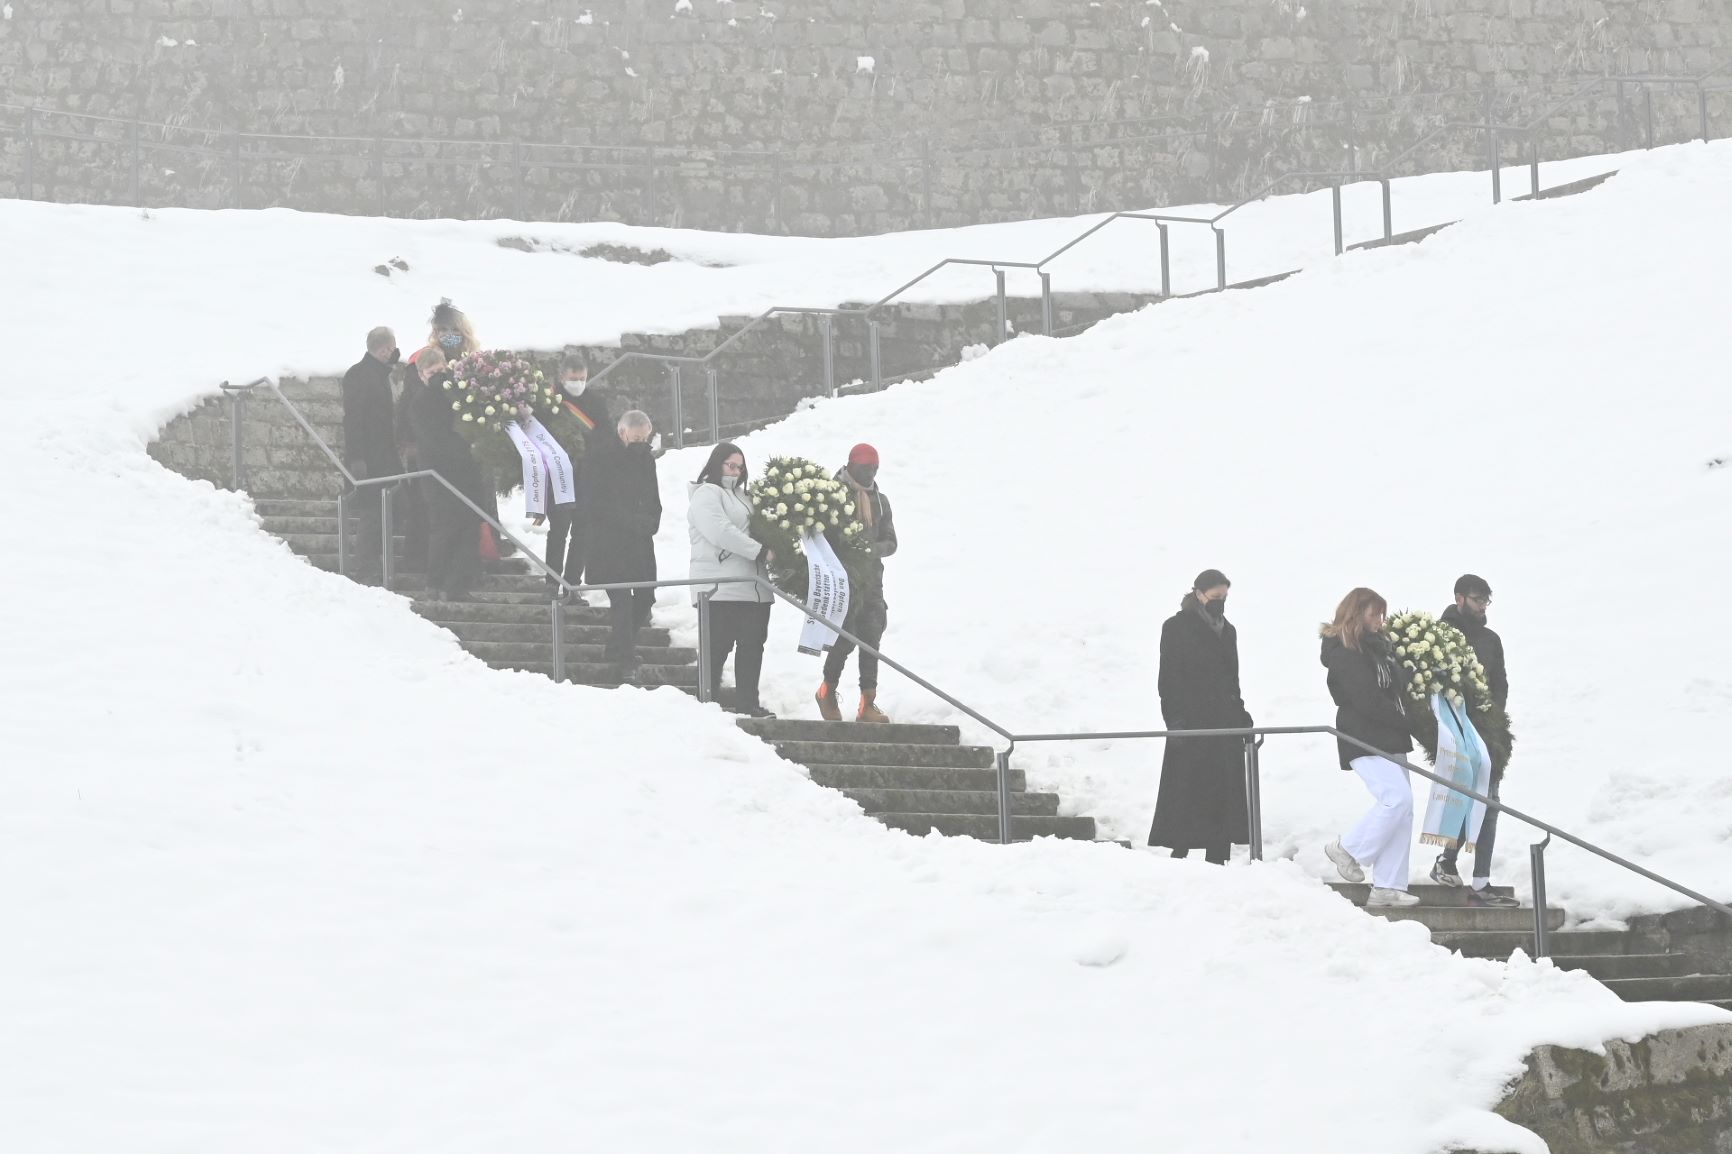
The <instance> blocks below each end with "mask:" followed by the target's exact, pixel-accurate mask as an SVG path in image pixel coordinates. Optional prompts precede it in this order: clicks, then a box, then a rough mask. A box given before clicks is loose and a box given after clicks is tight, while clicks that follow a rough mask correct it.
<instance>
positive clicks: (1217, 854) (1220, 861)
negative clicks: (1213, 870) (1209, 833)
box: [1173, 842, 1233, 865]
mask: <svg viewBox="0 0 1732 1154" xmlns="http://www.w3.org/2000/svg"><path fill="white" fill-rule="evenodd" d="M1232 850H1233V847H1232V846H1230V845H1228V844H1227V843H1226V842H1222V843H1221V844H1220V845H1209V846H1204V847H1203V860H1204V861H1206V862H1208V863H1209V864H1210V865H1226V864H1227V858H1228V857H1230V856H1231V855H1232ZM1173 856H1174V857H1190V856H1191V851H1190V850H1189V849H1187V848H1179V849H1175V850H1174V851H1173Z"/></svg>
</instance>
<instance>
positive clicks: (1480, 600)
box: [1431, 573, 1521, 907]
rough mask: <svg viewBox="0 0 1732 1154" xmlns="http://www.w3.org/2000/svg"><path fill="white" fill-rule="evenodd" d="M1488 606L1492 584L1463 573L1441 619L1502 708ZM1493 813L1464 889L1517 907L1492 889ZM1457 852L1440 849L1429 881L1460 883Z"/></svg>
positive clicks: (1502, 679) (1505, 685)
mask: <svg viewBox="0 0 1732 1154" xmlns="http://www.w3.org/2000/svg"><path fill="white" fill-rule="evenodd" d="M1490 608H1491V586H1490V585H1489V584H1487V583H1486V580H1485V578H1484V577H1476V576H1475V575H1474V574H1472V573H1467V574H1464V575H1463V576H1462V577H1461V579H1460V580H1458V581H1457V582H1456V583H1455V604H1454V605H1451V606H1450V607H1449V608H1447V609H1445V610H1444V611H1443V618H1442V620H1443V623H1444V624H1445V625H1453V626H1455V627H1456V628H1457V629H1459V630H1461V631H1462V633H1463V634H1464V635H1465V636H1466V637H1467V643H1468V644H1469V645H1471V646H1473V651H1474V654H1475V655H1476V656H1477V657H1478V658H1479V663H1480V664H1481V665H1483V666H1485V678H1486V684H1487V685H1489V686H1490V687H1491V699H1492V700H1493V701H1494V702H1496V703H1497V706H1498V708H1499V709H1502V708H1504V707H1505V705H1506V703H1507V702H1508V700H1509V675H1508V673H1507V672H1506V671H1505V669H1504V659H1503V638H1501V637H1499V636H1498V635H1497V634H1496V633H1494V632H1493V631H1492V630H1491V629H1490V628H1489V627H1488V626H1487V625H1486V615H1487V611H1488V610H1489V609H1490ZM1502 778H1503V774H1502V773H1501V772H1497V773H1493V774H1492V778H1491V792H1490V794H1489V796H1490V797H1491V798H1492V800H1493V801H1496V800H1497V798H1498V786H1499V784H1500V782H1501V781H1502ZM1497 815H1498V811H1497V810H1495V809H1492V808H1490V807H1487V809H1486V811H1485V821H1484V823H1483V824H1482V825H1481V826H1480V831H1479V840H1478V841H1477V842H1476V843H1475V844H1474V853H1473V887H1472V888H1471V889H1470V890H1469V891H1468V904H1470V905H1476V906H1506V907H1507V906H1517V905H1520V904H1521V903H1520V902H1518V901H1517V900H1516V899H1515V898H1512V897H1506V896H1504V895H1502V894H1496V893H1493V892H1492V890H1491V852H1492V849H1493V848H1494V846H1495V844H1496V841H1497ZM1460 853H1461V847H1460V845H1459V844H1457V845H1455V846H1452V847H1451V848H1449V849H1446V850H1444V851H1443V854H1442V856H1440V857H1439V858H1438V859H1437V864H1435V865H1433V866H1432V867H1431V880H1432V881H1434V882H1436V883H1438V884H1439V885H1445V886H1459V885H1461V875H1460V874H1459V873H1457V872H1456V860H1457V858H1458V856H1459V854H1460Z"/></svg>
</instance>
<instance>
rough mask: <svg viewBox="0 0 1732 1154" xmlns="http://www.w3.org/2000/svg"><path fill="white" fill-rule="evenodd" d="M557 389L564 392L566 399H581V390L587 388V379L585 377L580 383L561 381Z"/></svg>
mask: <svg viewBox="0 0 1732 1154" xmlns="http://www.w3.org/2000/svg"><path fill="white" fill-rule="evenodd" d="M559 387H560V388H562V389H564V390H565V395H566V396H568V397H581V396H583V390H585V389H587V388H589V378H588V377H585V378H584V379H583V380H581V381H562V382H560V386H559Z"/></svg>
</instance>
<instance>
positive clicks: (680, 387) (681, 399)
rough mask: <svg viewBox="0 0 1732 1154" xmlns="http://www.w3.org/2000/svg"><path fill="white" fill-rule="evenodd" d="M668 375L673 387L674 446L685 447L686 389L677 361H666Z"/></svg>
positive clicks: (677, 447)
mask: <svg viewBox="0 0 1732 1154" xmlns="http://www.w3.org/2000/svg"><path fill="white" fill-rule="evenodd" d="M668 375H669V377H670V379H671V384H672V387H673V391H674V395H673V406H672V408H673V423H674V448H676V449H683V448H685V447H686V396H685V393H686V390H685V382H684V381H682V380H680V366H679V362H677V361H669V362H668Z"/></svg>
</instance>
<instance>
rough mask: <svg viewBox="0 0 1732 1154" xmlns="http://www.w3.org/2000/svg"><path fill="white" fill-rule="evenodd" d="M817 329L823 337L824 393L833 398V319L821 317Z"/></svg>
mask: <svg viewBox="0 0 1732 1154" xmlns="http://www.w3.org/2000/svg"><path fill="white" fill-rule="evenodd" d="M818 328H819V330H820V331H821V332H822V333H823V335H824V393H825V395H826V396H831V397H834V396H836V395H837V392H836V331H835V330H836V324H835V320H834V318H832V317H830V316H827V315H826V316H822V317H819V318H818Z"/></svg>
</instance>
